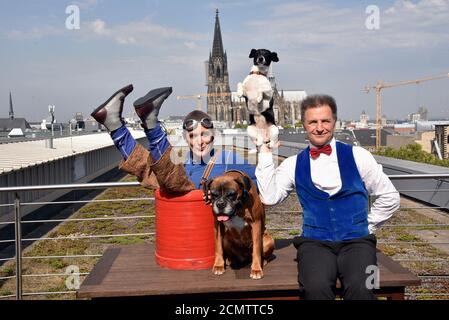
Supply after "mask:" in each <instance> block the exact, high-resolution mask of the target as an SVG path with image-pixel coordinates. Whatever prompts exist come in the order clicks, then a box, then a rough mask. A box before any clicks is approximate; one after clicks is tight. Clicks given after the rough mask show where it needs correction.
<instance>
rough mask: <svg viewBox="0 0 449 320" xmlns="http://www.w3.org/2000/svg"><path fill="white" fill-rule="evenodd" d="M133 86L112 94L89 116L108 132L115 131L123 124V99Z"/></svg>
mask: <svg viewBox="0 0 449 320" xmlns="http://www.w3.org/2000/svg"><path fill="white" fill-rule="evenodd" d="M133 89H134V88H133V85H132V84H130V85H127V86H126V87H123V88H121V89H120V90H118V91H117V92H116V93H114V94H113V95H112V96H111V97H110V98H109V99H108V100H106V102H105V103H103V104H102V105H101V106H99V107H98V108H96V109H95V110H94V111H93V112H92V113H91V114H90V115H91V116H92V117H93V118H94V119H95V120H97V121H98V122H99V123H101V124H102V125H104V126H105V127H106V129H108V131H109V132H112V131H114V130H117V129H118V128H120V127H121V126H123V125H124V124H125V121H124V120H123V117H122V111H123V102H124V101H125V97H126V96H127V95H128V94H130V93H131V91H133Z"/></svg>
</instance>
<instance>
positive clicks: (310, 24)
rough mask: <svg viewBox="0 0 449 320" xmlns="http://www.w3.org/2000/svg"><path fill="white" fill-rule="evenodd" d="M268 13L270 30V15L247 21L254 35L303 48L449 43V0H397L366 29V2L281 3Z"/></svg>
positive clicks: (408, 45)
mask: <svg viewBox="0 0 449 320" xmlns="http://www.w3.org/2000/svg"><path fill="white" fill-rule="evenodd" d="M380 9H382V8H380ZM269 11H270V12H271V16H270V17H268V19H269V20H270V28H269V29H267V28H265V26H266V22H267V18H264V19H253V20H250V21H248V23H247V25H248V26H249V27H250V28H251V29H252V30H253V31H254V34H252V36H253V38H256V39H257V38H259V37H260V38H263V39H265V41H270V42H274V43H276V44H279V45H281V46H282V47H284V48H289V49H296V50H298V52H304V51H309V52H313V51H317V50H320V49H325V48H332V49H333V50H336V49H337V50H338V49H341V50H347V48H353V49H354V50H358V51H367V50H372V49H373V48H376V49H388V48H427V47H429V46H430V47H435V46H438V45H441V44H445V43H448V42H449V33H448V32H447V30H448V29H449V0H421V1H417V2H413V1H403V0H401V1H396V2H395V3H394V5H393V6H391V7H388V8H386V9H385V10H384V11H382V10H381V13H380V29H379V30H368V29H367V28H366V27H365V20H366V19H367V18H368V15H367V14H366V13H365V7H364V6H362V5H359V6H352V7H344V6H343V5H340V3H338V5H337V4H330V3H328V2H327V3H325V2H323V1H314V2H310V1H309V2H301V3H287V4H279V5H276V6H273V7H272V8H271V10H269ZM302 50H304V51H302Z"/></svg>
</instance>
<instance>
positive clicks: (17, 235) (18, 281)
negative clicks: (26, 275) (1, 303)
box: [14, 193, 22, 300]
mask: <svg viewBox="0 0 449 320" xmlns="http://www.w3.org/2000/svg"><path fill="white" fill-rule="evenodd" d="M14 222H15V229H16V230H15V231H16V232H15V241H16V242H15V243H16V299H17V300H22V217H21V212H20V198H19V194H18V193H15V199H14Z"/></svg>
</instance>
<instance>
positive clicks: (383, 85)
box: [363, 73, 449, 151]
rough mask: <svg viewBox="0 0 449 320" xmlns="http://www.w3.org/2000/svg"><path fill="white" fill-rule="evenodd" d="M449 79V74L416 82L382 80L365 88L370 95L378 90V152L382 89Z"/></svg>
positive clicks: (377, 147)
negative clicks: (372, 90)
mask: <svg viewBox="0 0 449 320" xmlns="http://www.w3.org/2000/svg"><path fill="white" fill-rule="evenodd" d="M446 78H449V73H447V74H445V75H441V76H433V77H427V78H422V79H416V80H405V81H399V82H395V83H384V82H383V81H382V80H378V81H377V82H376V85H375V86H365V88H364V89H363V91H365V92H366V93H369V92H370V90H371V89H375V90H376V151H379V149H380V129H381V116H382V102H381V91H382V89H387V88H393V87H399V86H405V85H409V84H420V83H421V82H424V81H430V80H438V79H446Z"/></svg>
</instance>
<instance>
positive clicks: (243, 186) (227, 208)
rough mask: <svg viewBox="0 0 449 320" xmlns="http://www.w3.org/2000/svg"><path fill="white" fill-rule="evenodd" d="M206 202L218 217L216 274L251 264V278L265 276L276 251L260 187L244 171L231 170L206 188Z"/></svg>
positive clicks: (216, 225)
mask: <svg viewBox="0 0 449 320" xmlns="http://www.w3.org/2000/svg"><path fill="white" fill-rule="evenodd" d="M203 191H204V194H205V201H206V203H210V204H211V205H212V209H213V212H214V216H215V261H214V265H213V268H212V272H213V273H214V274H216V275H221V274H223V273H224V272H225V261H226V262H227V264H228V265H243V264H245V263H248V262H250V261H251V273H250V277H251V279H261V278H262V277H263V270H262V268H263V265H264V261H267V260H268V259H269V258H270V256H271V254H272V253H273V250H274V240H273V238H272V237H271V236H270V235H269V234H268V232H267V231H266V230H265V209H264V206H263V204H262V202H261V201H260V198H259V195H258V193H257V188H256V186H255V185H254V183H253V182H252V181H251V179H250V178H249V177H248V176H247V175H246V174H244V173H243V172H240V171H237V170H230V171H227V172H225V173H224V174H223V175H221V176H218V177H216V178H214V179H211V180H209V181H208V182H207V183H206V184H205V185H204V190H203Z"/></svg>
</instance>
